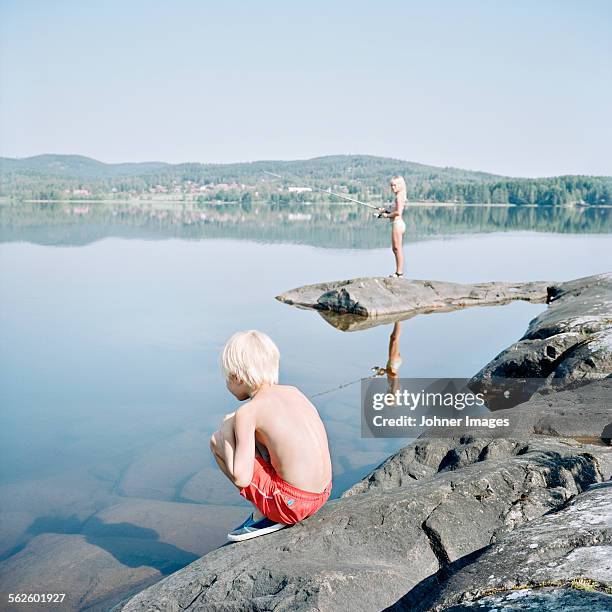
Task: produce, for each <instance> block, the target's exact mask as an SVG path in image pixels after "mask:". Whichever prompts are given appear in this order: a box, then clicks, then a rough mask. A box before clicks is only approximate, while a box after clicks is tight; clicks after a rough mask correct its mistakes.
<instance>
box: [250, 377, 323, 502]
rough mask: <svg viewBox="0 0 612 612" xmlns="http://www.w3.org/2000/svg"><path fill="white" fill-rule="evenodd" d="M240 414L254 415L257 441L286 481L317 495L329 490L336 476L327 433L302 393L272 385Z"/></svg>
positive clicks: (261, 392)
mask: <svg viewBox="0 0 612 612" xmlns="http://www.w3.org/2000/svg"><path fill="white" fill-rule="evenodd" d="M240 410H248V411H253V413H254V417H255V440H256V442H257V443H259V444H262V445H263V446H265V447H266V449H267V450H268V452H269V454H270V462H271V464H272V466H273V467H274V469H275V470H276V471H277V472H278V474H279V475H280V476H281V478H282V479H283V480H285V481H286V482H288V483H289V484H291V485H293V486H294V487H298V488H299V489H302V490H304V491H311V492H313V493H320V492H321V491H323V489H325V487H326V486H327V485H328V484H329V482H330V481H331V476H332V469H331V459H330V456H329V447H328V443H327V433H326V432H325V426H324V425H323V422H322V421H321V418H320V417H319V413H318V412H317V409H316V408H315V407H314V406H313V405H312V404H311V403H310V401H309V400H308V398H307V397H306V396H305V395H304V394H303V393H302V392H301V391H300V390H299V389H297V388H296V387H291V386H286V385H272V386H270V387H267V388H266V389H262V390H261V391H260V392H258V393H257V394H256V395H255V397H254V398H253V399H252V400H251V401H250V402H249V403H248V404H246V405H245V406H243V407H242V408H241V409H240Z"/></svg>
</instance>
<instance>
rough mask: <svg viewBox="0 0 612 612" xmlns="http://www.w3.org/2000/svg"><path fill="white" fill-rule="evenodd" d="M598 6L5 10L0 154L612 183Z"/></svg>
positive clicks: (608, 27) (608, 48) (262, 4)
mask: <svg viewBox="0 0 612 612" xmlns="http://www.w3.org/2000/svg"><path fill="white" fill-rule="evenodd" d="M611 143H612V2H610V1H608V0H575V1H570V0H550V1H549V0H537V1H534V0H506V1H501V0H500V1H494V0H482V1H481V0H445V1H443V0H427V1H425V0H422V1H420V2H416V1H391V0H378V1H369V2H362V1H360V0H351V1H346V2H345V1H334V0H327V1H318V0H308V1H306V0H304V1H302V2H291V1H290V0H284V1H283V0H279V1H272V0H259V1H257V2H253V1H251V2H247V1H242V2H238V1H235V0H223V1H221V0H219V1H217V2H211V1H207V0H172V1H171V0H166V1H160V0H146V1H141V0H87V1H82V0H73V1H70V0H52V1H49V0H39V1H36V0H0V155H4V156H10V157H25V156H29V155H37V154H40V153H77V154H82V155H88V156H91V157H94V158H96V159H100V160H102V161H106V162H118V161H148V160H161V161H169V162H182V161H199V162H231V161H251V160H257V159H303V158H309V157H315V156H319V155H327V154H336V153H364V154H372V155H382V156H388V157H396V158H401V159H406V160H411V161H417V162H421V163H427V164H433V165H439V166H455V167H460V168H467V169H473V170H486V171H490V172H495V173H500V174H507V175H512V176H546V175H553V174H569V173H571V174H606V175H612V150H611Z"/></svg>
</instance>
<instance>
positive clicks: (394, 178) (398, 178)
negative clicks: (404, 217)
mask: <svg viewBox="0 0 612 612" xmlns="http://www.w3.org/2000/svg"><path fill="white" fill-rule="evenodd" d="M391 180H392V181H395V182H396V183H397V184H398V185H399V188H400V190H399V191H398V193H397V197H400V198H403V200H404V202H405V201H406V181H405V180H404V177H403V176H399V175H398V176H392V177H391Z"/></svg>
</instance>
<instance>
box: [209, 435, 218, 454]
mask: <svg viewBox="0 0 612 612" xmlns="http://www.w3.org/2000/svg"><path fill="white" fill-rule="evenodd" d="M218 436H219V432H218V431H215V433H214V434H213V435H212V436H210V450H211V452H212V453H215V454H217V453H218V451H219V441H218Z"/></svg>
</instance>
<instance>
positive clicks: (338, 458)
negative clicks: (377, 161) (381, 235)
mask: <svg viewBox="0 0 612 612" xmlns="http://www.w3.org/2000/svg"><path fill="white" fill-rule="evenodd" d="M96 227H97V230H96V231H98V230H99V229H100V227H99V226H96ZM44 228H45V226H44V224H42V225H41V224H38V225H37V228H36V236H38V238H33V237H32V236H31V235H30V237H29V238H28V236H27V235H25V234H24V233H23V231H22V229H15V228H14V227H13V228H11V227H7V226H6V225H5V226H4V228H3V230H2V232H3V233H2V236H3V239H4V242H3V243H2V244H0V293H1V294H2V303H1V305H0V330H1V334H2V343H1V345H0V389H1V392H0V393H1V403H2V413H1V415H0V453H1V473H0V498H1V499H2V508H1V513H0V521H1V522H0V527H1V531H0V536H1V537H0V545H1V550H0V558H4V559H5V561H4V563H5V564H10V563H11V559H10V557H11V555H12V554H14V553H17V552H19V551H20V550H21V549H22V548H23V547H24V546H25V545H26V544H27V542H28V541H29V540H30V539H31V538H33V537H37V538H40V537H41V535H43V534H46V533H63V534H72V535H71V536H70V537H72V538H74V537H76V536H75V534H81V533H86V532H88V530H89V532H90V533H95V534H97V536H100V533H101V531H100V530H101V529H102V527H101V526H104V525H105V524H106V523H107V522H108V521H111V522H113V521H114V522H116V521H121V522H122V524H126V525H130V527H127V528H126V529H127V532H126V533H129V535H130V537H133V538H135V540H134V541H136V539H137V538H138V537H139V535H138V533H139V532H137V530H138V529H141V528H142V525H143V524H144V523H147V520H149V522H150V520H152V519H150V517H151V516H152V515H155V514H156V513H158V514H160V515H161V514H162V513H165V516H166V515H167V516H168V517H169V518H168V520H169V521H170V522H172V516H173V512H174V511H173V510H172V508H175V507H177V506H176V505H163V506H159V505H155V504H159V503H162V502H163V503H164V504H168V503H169V502H172V503H173V504H177V503H178V504H181V507H182V508H189V509H190V511H191V509H193V508H194V504H205V505H207V506H208V505H209V504H216V505H219V506H222V508H223V512H220V513H218V514H217V515H215V516H211V518H210V520H208V519H206V520H207V521H208V522H207V523H206V528H207V529H208V531H207V532H206V534H207V535H206V534H205V535H202V534H201V533H200V536H199V537H201V538H202V540H201V542H200V544H199V545H198V546H195V545H192V546H191V548H189V546H190V545H189V544H184V545H181V546H182V547H181V546H179V548H181V550H182V551H183V552H185V551H189V554H186V556H184V557H181V556H180V555H179V557H178V558H176V557H173V561H172V563H170V564H169V565H168V564H164V563H165V562H158V561H159V560H157V561H156V560H155V559H154V558H153V557H154V555H151V556H150V564H149V565H150V566H151V567H153V568H155V569H156V570H157V571H159V572H161V573H162V574H163V573H168V572H169V571H174V570H175V569H177V568H178V567H180V566H182V565H185V564H186V563H188V562H189V561H190V560H191V559H192V558H194V555H195V556H197V555H199V554H203V553H204V552H205V551H206V550H208V549H209V548H210V547H211V546H213V545H218V544H219V543H220V541H222V540H223V537H222V536H223V535H224V533H225V531H224V530H225V529H226V528H227V527H228V526H230V525H231V524H232V521H235V518H236V517H238V516H239V515H241V513H243V512H244V509H243V507H242V508H241V507H240V506H242V500H241V499H240V498H239V497H238V496H237V495H236V494H235V492H234V491H233V489H232V487H231V486H230V485H229V484H227V483H225V481H223V479H222V478H220V477H219V475H218V473H217V471H216V470H215V469H214V467H213V462H212V461H211V459H210V456H209V451H208V437H209V436H210V434H211V433H212V431H214V429H215V428H216V426H217V424H218V422H219V420H220V419H221V417H222V415H223V414H225V413H227V412H229V411H231V410H234V409H235V407H236V402H235V400H234V399H233V397H231V396H230V395H229V394H228V392H227V391H226V389H225V385H224V382H223V380H222V378H221V375H220V372H219V366H218V355H219V351H220V349H221V348H222V346H223V344H224V342H225V340H226V339H227V338H228V336H229V335H231V334H232V333H233V332H234V331H236V330H239V329H249V328H257V329H261V330H263V331H265V332H267V333H268V334H270V336H271V337H272V338H273V339H274V340H275V342H276V343H277V344H278V346H279V348H280V351H281V382H286V383H288V384H294V385H297V386H298V387H300V388H301V389H302V390H303V391H304V392H305V393H306V394H308V395H311V396H312V395H314V394H318V393H321V392H323V391H328V390H331V392H330V393H325V394H324V395H321V396H318V397H317V398H316V399H315V400H314V401H315V404H316V405H317V407H318V408H319V410H320V412H321V415H322V417H323V419H324V421H325V424H326V427H327V429H328V433H329V438H330V445H331V449H332V453H333V460H334V496H338V495H339V494H340V493H341V492H342V491H343V490H344V489H345V488H346V487H347V486H349V485H350V484H352V483H353V482H355V481H356V480H357V479H358V478H360V477H362V476H363V475H364V474H366V473H367V472H368V471H369V469H371V467H372V466H373V465H375V464H377V463H378V462H380V461H381V460H382V459H383V458H385V457H386V456H387V455H389V454H390V453H391V452H393V451H394V450H396V449H397V448H400V447H401V446H403V445H405V444H406V442H407V441H406V440H397V439H395V440H393V439H391V440H389V439H386V440H372V439H361V438H360V414H359V385H358V384H352V385H349V386H346V387H343V388H342V389H340V390H336V391H333V389H334V388H336V387H338V386H340V385H342V384H344V383H349V382H351V381H357V380H358V379H359V378H361V377H365V376H368V375H369V374H370V370H371V368H372V367H373V366H376V365H384V364H385V363H386V360H387V347H388V341H389V334H390V332H391V328H392V326H380V327H375V328H371V329H369V330H367V331H360V332H350V333H346V332H341V331H338V330H337V329H335V328H333V327H331V326H330V325H329V324H327V323H326V322H325V321H324V320H323V319H322V318H321V317H320V316H319V315H318V314H317V313H314V312H309V311H304V310H299V309H296V308H292V307H289V306H287V305H284V304H281V303H279V302H277V301H276V300H274V296H275V295H278V294H279V293H281V292H283V291H286V290H288V289H290V288H293V287H297V286H299V285H303V284H307V283H314V282H321V281H324V280H333V279H340V278H351V277H356V276H368V275H380V274H385V273H389V272H391V271H392V255H391V253H390V251H389V249H387V248H363V245H362V244H359V243H358V244H356V248H336V249H329V248H323V247H320V246H309V245H305V244H294V243H291V242H288V243H283V242H282V241H281V242H280V243H274V244H270V243H263V242H256V241H253V240H239V239H218V238H214V239H205V238H206V236H205V235H200V236H195V237H194V236H190V237H189V239H187V238H176V237H172V238H164V235H163V234H162V235H161V236H157V238H151V237H150V236H146V238H147V239H145V237H132V238H118V237H112V234H113V231H110V230H107V231H105V230H104V226H102V230H101V233H98V234H96V239H95V240H93V241H89V240H85V241H83V242H82V243H81V244H80V245H79V246H77V245H76V244H75V241H74V240H72V241H70V240H68V241H65V240H59V239H57V237H55V238H54V239H50V240H48V241H44V240H40V239H39V238H40V236H41V235H43V236H44ZM79 228H80V229H81V230H82V231H88V228H89V230H91V226H88V223H87V221H82V222H80V225H79ZM604 229H605V228H604ZM53 231H57V226H56V227H55V230H53ZM598 231H600V232H601V228H600V229H599V230H598ZM51 234H52V230H51V229H50V230H49V236H51ZM105 235H107V236H108V235H110V236H111V237H104V236H105ZM98 237H100V239H97V238H98ZM194 238H197V239H194ZM415 238H416V237H415ZM419 238H420V239H419V240H418V241H417V240H408V241H407V243H406V245H405V254H406V258H407V259H406V271H407V276H408V277H413V278H428V279H438V280H446V281H456V282H472V281H474V282H480V281H488V280H506V281H520V280H564V279H571V278H576V277H580V276H586V275H590V274H595V273H597V272H604V271H607V270H609V269H610V268H611V264H612V260H611V255H610V254H611V253H612V234H611V233H605V232H604V233H595V234H585V233H566V234H560V233H536V232H529V231H506V232H487V233H473V234H462V235H455V236H453V237H448V236H446V237H443V236H440V235H438V236H437V237H435V238H428V237H427V236H420V237H419ZM40 242H47V244H40ZM66 242H68V245H66ZM49 243H50V244H49ZM360 247H361V248H360ZM544 308H545V306H544V305H542V304H527V303H522V302H516V303H512V304H509V305H506V306H499V307H486V308H482V307H478V308H469V309H465V310H461V311H455V312H451V313H438V314H431V315H423V316H417V317H415V318H413V319H409V320H407V321H405V322H403V323H402V336H401V353H402V357H403V365H402V367H401V375H402V376H404V377H417V376H418V377H447V376H449V377H450V376H456V377H469V376H471V375H473V374H475V373H476V372H477V371H478V370H479V369H480V368H481V367H482V366H483V365H484V364H485V363H487V361H489V360H490V359H492V358H493V357H494V356H495V355H496V354H497V353H498V352H499V351H501V350H502V349H504V348H505V347H507V346H508V345H509V344H511V343H512V342H514V341H516V340H517V339H518V338H519V337H520V336H521V335H522V334H523V332H524V331H525V329H526V327H527V325H528V323H529V321H530V320H531V319H532V318H533V317H534V316H536V315H537V314H538V313H539V312H541V311H542V310H543V309H544ZM130 500H150V505H148V506H146V507H147V512H148V515H147V516H148V517H149V518H148V519H147V520H145V519H143V512H144V510H143V508H144V507H145V506H143V504H144V503H145V502H141V501H138V504H140V505H137V506H135V505H134V503H132V504H131V505H129V504H128V505H126V501H130ZM153 500H155V501H153ZM147 503H148V502H147ZM234 505H237V506H238V507H237V508H236V512H235V513H234V514H231V507H232V506H234ZM109 507H113V508H115V507H116V508H120V509H121V512H119V511H117V512H118V514H117V516H116V517H115V518H114V519H111V518H109V515H107V514H104V513H105V512H107V511H106V510H105V509H107V508H109ZM197 507H199V506H197ZM197 507H196V511H197ZM162 508H163V512H162ZM228 508H230V510H228ZM220 510H221V508H220ZM105 517H106V518H105ZM117 517H118V518H117ZM147 525H149V523H147ZM151 528H152V529H154V532H155V533H156V534H157V535H158V537H159V540H160V541H163V537H164V536H163V533H164V530H163V528H162V526H159V527H155V528H153V527H151ZM185 530H186V532H187V533H188V532H189V527H188V526H186V527H185ZM102 531H103V529H102ZM175 531H176V530H175ZM100 537H101V536H100ZM172 537H174V538H175V539H176V537H178V536H176V534H175V535H174V536H170V535H168V536H167V538H168V541H171V542H172V544H173V545H177V546H178V545H179V544H178V543H177V542H175V541H174V540H172ZM207 538H208V539H207ZM219 538H221V540H220V541H219ZM101 541H102V540H99V541H97V542H98V543H97V545H98V546H103V547H104V545H103V544H101V543H100V542H101ZM41 542H42V540H41ZM44 542H46V541H44ZM44 542H43V544H44ZM45 545H50V544H45ZM41 546H42V544H41ZM136 548H137V546H136V547H135V549H136ZM135 549H134V550H135ZM75 550H76V551H77V552H75V554H77V555H80V554H81V553H80V552H78V551H79V550H80V549H78V548H77V549H75ZM107 550H109V549H108V548H107ZM164 550H165V549H164ZM132 553H133V551H132V552H131V553H130V554H127V556H126V555H123V556H121V555H117V554H115V555H114V556H115V558H116V559H118V560H120V561H121V563H123V564H126V565H130V559H131V558H132V557H131V556H130V555H131V554H132ZM139 554H140V556H141V557H142V556H143V555H145V553H143V552H142V551H140V553H139ZM156 554H159V555H161V556H162V557H163V555H164V554H165V552H164V551H163V550H162V551H157V553H156ZM145 556H146V555H145ZM145 565H146V563H145ZM92 571H93V569H92Z"/></svg>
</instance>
